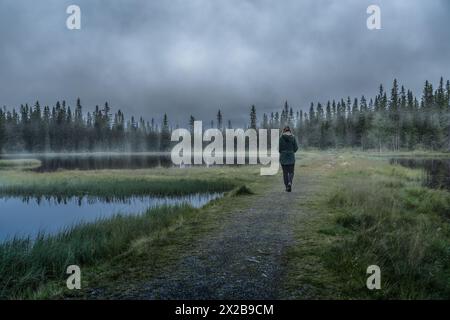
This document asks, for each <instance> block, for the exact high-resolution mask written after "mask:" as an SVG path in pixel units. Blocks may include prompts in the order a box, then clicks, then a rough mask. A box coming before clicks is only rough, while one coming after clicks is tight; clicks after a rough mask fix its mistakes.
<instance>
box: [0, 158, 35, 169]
mask: <svg viewBox="0 0 450 320" xmlns="http://www.w3.org/2000/svg"><path fill="white" fill-rule="evenodd" d="M40 165H41V162H40V161H39V160H35V159H14V160H9V159H3V160H1V159H0V170H6V169H8V170H9V169H32V168H37V167H39V166H40Z"/></svg>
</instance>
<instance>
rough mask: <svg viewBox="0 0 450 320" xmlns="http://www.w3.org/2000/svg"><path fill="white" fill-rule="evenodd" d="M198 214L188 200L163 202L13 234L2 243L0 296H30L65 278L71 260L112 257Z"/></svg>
mask: <svg viewBox="0 0 450 320" xmlns="http://www.w3.org/2000/svg"><path fill="white" fill-rule="evenodd" d="M197 213H198V209H194V208H192V207H190V206H188V205H179V206H162V207H158V208H155V209H150V210H148V211H147V212H146V213H144V214H142V215H135V216H121V215H117V216H115V217H113V218H110V219H104V220H103V219H102V220H98V221H97V222H95V223H85V224H81V225H76V226H74V227H70V228H67V229H65V230H63V231H62V232H61V233H59V234H57V235H55V236H47V235H44V234H41V235H39V236H38V237H37V239H35V240H34V241H33V240H31V239H13V240H11V241H8V242H5V243H3V244H1V245H0V275H1V277H0V299H11V298H27V297H31V296H32V295H33V293H34V292H36V291H37V290H39V289H40V287H41V286H43V285H45V284H46V283H48V282H51V281H54V280H61V281H62V282H63V281H64V279H65V278H66V277H67V275H66V274H65V271H66V268H67V266H69V265H73V264H74V265H79V266H80V267H82V266H90V265H95V264H97V263H99V262H101V261H104V260H107V259H111V258H113V257H115V256H117V255H118V254H120V253H122V252H124V251H126V250H127V248H128V247H129V246H130V244H131V243H132V241H133V240H135V239H139V238H141V237H144V236H148V235H151V234H153V233H157V232H161V231H162V230H164V229H166V228H168V227H170V226H171V225H173V224H175V223H177V221H179V220H183V219H188V218H189V216H192V215H194V214H197Z"/></svg>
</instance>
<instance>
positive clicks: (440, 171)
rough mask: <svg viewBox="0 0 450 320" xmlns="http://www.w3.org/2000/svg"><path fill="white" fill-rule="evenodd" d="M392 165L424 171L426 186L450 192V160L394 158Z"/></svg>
mask: <svg viewBox="0 0 450 320" xmlns="http://www.w3.org/2000/svg"><path fill="white" fill-rule="evenodd" d="M390 163H392V164H399V165H401V166H404V167H408V168H412V169H422V170H423V171H424V185H426V186H427V187H430V188H442V189H447V190H450V158H393V159H391V160H390Z"/></svg>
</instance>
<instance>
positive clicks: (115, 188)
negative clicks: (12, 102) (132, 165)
mask: <svg viewBox="0 0 450 320" xmlns="http://www.w3.org/2000/svg"><path fill="white" fill-rule="evenodd" d="M244 172H245V175H242V174H243V173H244ZM258 176H259V169H258V168H256V167H246V168H242V169H238V168H232V167H227V168H219V167H217V168H209V169H206V168H190V169H189V170H183V169H171V170H164V169H158V168H156V169H148V170H100V171H90V172H83V171H61V172H55V173H45V174H40V173H35V172H29V171H16V170H7V171H4V174H2V175H1V176H0V193H1V194H3V195H5V194H6V195H20V196H44V195H45V196H55V195H56V196H58V195H60V196H79V195H97V196H108V197H111V196H112V195H113V196H117V197H122V196H127V195H131V194H133V195H134V194H149V193H150V194H162V195H177V194H188V193H197V192H218V191H220V192H223V191H230V192H228V193H227V194H226V198H228V202H231V201H230V200H229V197H234V199H235V200H233V201H232V202H233V203H236V202H239V200H238V199H237V198H236V197H239V196H242V195H246V194H252V192H253V191H252V189H251V188H253V187H254V186H256V185H258V183H256V182H255V177H258ZM217 201H224V200H214V201H212V202H211V204H210V205H207V206H206V207H211V205H212V204H214V203H216V202H217ZM205 210H208V209H207V208H200V209H194V208H191V207H189V206H174V207H161V208H156V209H151V210H149V211H147V212H146V213H145V214H142V215H136V216H120V215H119V216H116V217H114V218H111V219H107V220H98V221H97V222H94V223H89V224H82V225H77V226H74V227H72V228H68V229H67V230H64V231H62V232H61V233H59V234H57V235H55V236H46V235H40V236H39V237H38V238H37V239H36V240H34V241H32V240H31V239H14V240H11V241H8V242H6V243H3V244H0V275H1V277H0V299H14V298H19V299H28V298H31V299H35V298H50V297H63V296H65V295H70V294H71V293H70V292H67V291H65V279H66V278H67V275H66V273H65V271H66V268H67V266H68V265H72V264H76V265H79V266H81V267H82V270H83V274H85V273H86V274H88V275H89V270H96V269H97V268H101V267H102V266H105V265H107V266H109V267H108V270H110V269H113V270H114V272H118V273H119V274H126V272H125V273H124V272H122V269H121V268H120V267H117V266H116V265H115V262H114V261H116V260H117V259H119V260H120V257H122V256H124V255H127V252H130V250H131V251H132V252H134V251H136V250H137V251H138V252H141V251H140V250H139V248H142V246H148V245H149V244H150V245H151V246H152V247H153V246H154V245H155V244H156V247H155V248H154V250H149V251H151V252H152V256H151V257H150V259H152V260H153V259H154V258H155V257H157V256H161V255H164V254H165V252H169V249H168V246H167V244H166V243H162V242H161V241H160V240H161V238H162V237H164V236H163V235H167V234H170V233H171V232H172V231H173V230H175V229H178V228H180V227H181V226H184V227H183V228H186V225H188V224H189V223H192V222H193V221H201V220H202V219H201V218H200V216H203V214H204V212H205ZM213 223H214V222H213V221H212V220H210V224H213ZM206 228H209V227H206ZM198 235H199V232H198V231H196V232H193V233H190V234H189V235H186V237H188V238H189V239H192V238H193V237H196V236H198ZM172 240H175V239H172ZM146 251H147V250H146ZM138 256H139V254H138ZM176 256H177V254H173V255H172V256H170V257H169V256H166V257H165V259H167V260H170V259H173V258H174V257H176ZM136 259H137V260H139V261H140V263H141V264H142V263H143V261H142V260H140V258H135V259H127V261H126V263H125V264H126V265H128V263H129V261H134V262H136V264H137V265H139V262H137V261H136ZM107 273H108V272H105V276H104V277H103V276H102V279H104V278H106V277H107V276H106V274H107ZM96 275H97V273H95V272H93V273H91V276H83V281H97V280H98V279H97V277H96ZM102 279H100V280H99V281H102Z"/></svg>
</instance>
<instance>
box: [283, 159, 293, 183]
mask: <svg viewBox="0 0 450 320" xmlns="http://www.w3.org/2000/svg"><path fill="white" fill-rule="evenodd" d="M281 168H283V180H284V185H285V186H286V187H287V186H288V185H289V184H291V185H292V180H293V179H294V165H293V164H284V165H281Z"/></svg>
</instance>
